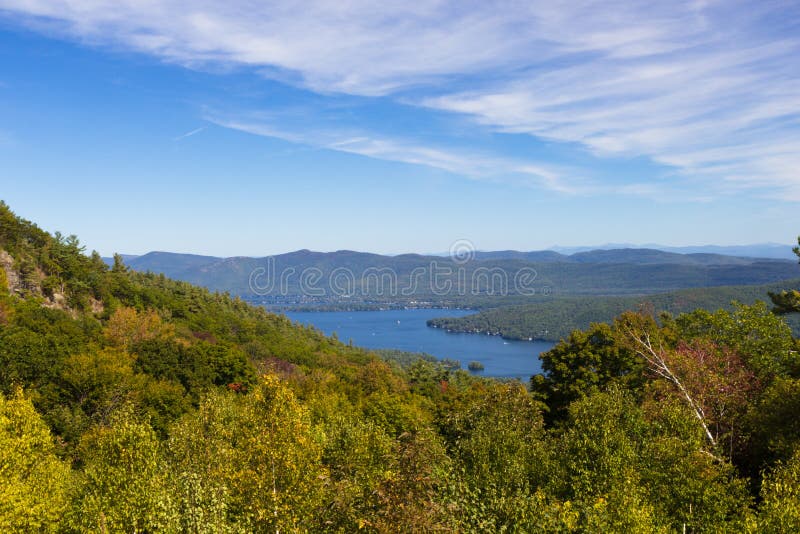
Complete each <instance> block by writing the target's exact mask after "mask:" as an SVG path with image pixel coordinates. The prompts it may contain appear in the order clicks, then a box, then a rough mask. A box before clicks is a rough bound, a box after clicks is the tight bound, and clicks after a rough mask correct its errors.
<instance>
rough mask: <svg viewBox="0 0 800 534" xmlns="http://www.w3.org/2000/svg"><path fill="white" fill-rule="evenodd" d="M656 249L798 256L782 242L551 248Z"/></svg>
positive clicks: (785, 257)
mask: <svg viewBox="0 0 800 534" xmlns="http://www.w3.org/2000/svg"><path fill="white" fill-rule="evenodd" d="M630 248H634V249H655V250H662V251H664V252H675V253H678V254H723V255H726V256H744V257H748V258H772V259H783V260H793V259H796V256H795V255H794V253H793V252H792V245H784V244H782V243H756V244H752V245H726V246H722V245H697V246H686V247H669V246H664V245H657V244H652V243H650V244H646V245H633V244H630V243H608V244H606V245H600V246H593V247H559V246H554V247H551V248H550V250H552V251H555V252H560V253H562V254H574V253H576V252H587V251H592V250H618V249H630Z"/></svg>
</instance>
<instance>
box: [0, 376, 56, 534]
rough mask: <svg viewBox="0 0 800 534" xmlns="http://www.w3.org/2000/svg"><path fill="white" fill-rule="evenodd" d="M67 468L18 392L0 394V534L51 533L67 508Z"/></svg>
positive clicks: (32, 411)
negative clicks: (1, 532) (2, 533)
mask: <svg viewBox="0 0 800 534" xmlns="http://www.w3.org/2000/svg"><path fill="white" fill-rule="evenodd" d="M70 480H71V475H70V470H69V466H68V465H67V464H66V463H64V462H62V461H61V460H59V459H58V458H57V457H56V455H55V446H54V444H53V438H52V437H51V435H50V431H49V430H48V428H47V425H45V423H44V421H42V419H41V417H40V416H39V414H38V413H36V410H35V409H34V407H33V404H32V403H31V402H30V400H28V399H27V398H25V397H23V395H22V393H21V391H19V390H18V391H17V392H16V393H15V394H14V395H13V396H11V397H10V398H6V397H4V396H3V395H2V394H0V530H1V531H3V532H55V531H56V530H57V527H58V523H59V520H60V519H61V517H62V515H63V513H64V511H65V509H66V507H67V505H68V502H69V501H68V485H69V483H70Z"/></svg>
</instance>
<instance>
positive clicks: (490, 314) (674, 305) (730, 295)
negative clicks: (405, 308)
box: [428, 279, 800, 341]
mask: <svg viewBox="0 0 800 534" xmlns="http://www.w3.org/2000/svg"><path fill="white" fill-rule="evenodd" d="M798 287H800V279H791V280H785V281H783V282H777V283H773V284H768V285H761V286H723V287H713V288H696V289H685V290H681V291H674V292H670V293H661V294H656V295H648V296H637V297H599V296H594V297H559V298H553V299H550V300H543V301H540V302H537V303H533V304H526V305H521V306H504V307H501V308H496V309H489V310H484V311H481V312H479V313H476V314H473V315H467V316H464V317H453V318H447V317H444V318H441V319H432V320H430V321H428V325H429V326H431V327H434V328H443V329H446V330H449V331H452V332H474V333H481V334H490V335H499V336H503V337H506V338H509V339H541V340H547V341H558V340H559V339H562V338H565V337H567V335H568V334H569V333H570V332H572V331H573V330H582V329H585V328H588V327H589V325H590V324H591V323H597V322H606V323H607V322H611V321H612V320H613V319H614V318H615V317H617V316H618V315H619V314H621V313H622V312H624V311H637V310H639V309H648V310H652V311H654V312H656V313H659V312H661V311H666V312H669V313H671V314H673V315H678V314H680V313H686V312H690V311H693V310H696V309H705V310H712V311H713V310H717V309H726V310H730V309H731V308H732V304H731V303H732V302H733V301H738V302H740V303H743V304H752V303H754V302H756V301H757V300H761V301H766V302H769V296H768V293H769V292H776V291H780V290H783V289H789V288H798ZM786 320H787V322H789V324H790V325H791V326H792V327H793V328H794V330H795V332H800V317H798V316H797V315H796V314H792V315H789V316H786Z"/></svg>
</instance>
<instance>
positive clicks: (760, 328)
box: [675, 302, 800, 378]
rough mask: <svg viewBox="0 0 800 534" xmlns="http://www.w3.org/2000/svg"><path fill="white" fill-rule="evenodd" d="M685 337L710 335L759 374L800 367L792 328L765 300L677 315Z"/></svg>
mask: <svg viewBox="0 0 800 534" xmlns="http://www.w3.org/2000/svg"><path fill="white" fill-rule="evenodd" d="M675 322H676V325H677V327H678V329H679V332H680V336H681V337H682V338H684V339H696V338H707V339H713V340H714V341H715V342H716V343H718V344H720V345H724V346H727V347H729V348H731V349H733V350H735V351H736V352H737V353H739V354H740V355H741V356H742V357H743V358H745V359H746V360H747V362H748V365H749V366H750V367H751V368H752V369H753V370H754V371H755V372H756V373H757V374H758V376H759V377H761V378H769V377H771V376H774V375H779V374H786V373H789V372H792V371H793V370H794V369H798V368H800V354H798V352H797V351H796V345H795V341H794V339H793V338H792V332H791V330H790V329H789V327H788V326H787V325H786V323H785V322H784V321H783V320H782V319H781V318H780V317H778V316H776V315H774V314H772V313H770V311H769V310H768V309H767V306H766V304H764V303H763V302H758V303H756V304H753V305H752V306H744V305H741V304H736V305H735V308H734V310H733V311H732V312H727V311H723V310H719V311H716V312H714V313H710V312H707V311H705V310H698V311H695V312H692V313H689V314H684V315H682V316H680V317H678V318H677V319H676V321H675Z"/></svg>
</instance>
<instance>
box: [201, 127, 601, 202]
mask: <svg viewBox="0 0 800 534" xmlns="http://www.w3.org/2000/svg"><path fill="white" fill-rule="evenodd" d="M247 116H248V118H245V119H242V118H232V117H225V116H221V115H218V114H213V113H209V114H208V115H207V116H206V120H208V121H209V122H212V123H214V124H217V125H218V126H222V127H225V128H230V129H234V130H239V131H242V132H247V133H250V134H253V135H260V136H264V137H274V138H278V139H283V140H286V141H290V142H293V143H299V144H303V145H307V146H310V147H313V148H315V149H327V150H335V151H337V152H346V153H348V154H357V155H360V156H366V157H369V158H375V159H381V160H386V161H394V162H400V163H409V164H413V165H424V166H426V167H431V168H434V169H439V170H443V171H446V172H450V173H454V174H457V175H460V176H465V177H468V178H472V179H482V180H496V181H504V182H508V183H513V184H517V185H524V186H534V187H540V188H544V189H548V190H551V191H555V192H558V193H563V194H569V195H577V194H588V193H592V192H597V191H598V190H597V188H596V186H593V185H591V184H589V183H587V182H585V181H584V180H581V179H579V178H577V177H576V176H570V175H569V172H570V171H569V170H567V169H556V168H552V167H548V166H544V165H535V164H531V163H529V162H524V161H519V160H515V159H512V158H501V157H496V156H493V155H490V154H478V153H475V152H474V151H471V152H465V151H463V150H459V149H455V148H449V147H448V148H443V147H432V146H430V145H427V144H426V145H421V144H418V143H415V142H414V141H411V140H406V139H398V138H393V137H387V136H384V135H380V134H376V133H372V132H370V133H365V132H353V131H339V130H336V129H328V130H326V129H320V128H316V129H315V128H309V127H304V128H301V129H297V130H290V129H286V126H282V125H280V124H277V123H278V122H280V121H275V120H274V119H270V118H269V117H264V116H262V117H258V114H257V113H249V114H247ZM254 117H255V118H254Z"/></svg>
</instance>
